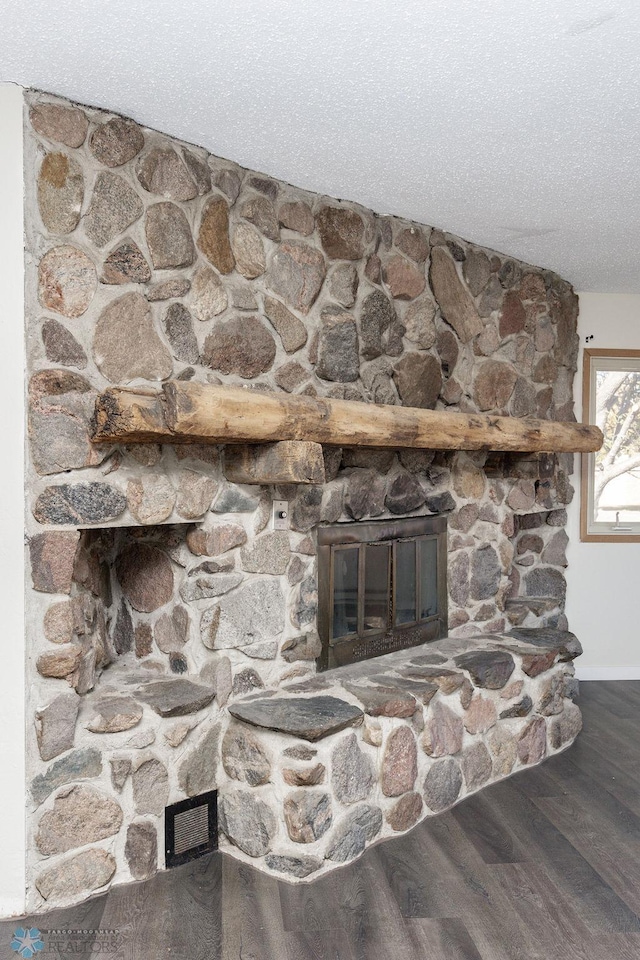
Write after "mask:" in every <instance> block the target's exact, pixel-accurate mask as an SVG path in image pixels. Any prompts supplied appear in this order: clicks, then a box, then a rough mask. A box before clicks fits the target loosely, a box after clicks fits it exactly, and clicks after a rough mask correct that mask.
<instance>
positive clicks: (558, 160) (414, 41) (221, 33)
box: [0, 0, 640, 293]
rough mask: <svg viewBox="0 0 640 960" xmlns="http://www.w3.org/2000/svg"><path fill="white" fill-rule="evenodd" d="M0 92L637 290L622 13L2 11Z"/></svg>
mask: <svg viewBox="0 0 640 960" xmlns="http://www.w3.org/2000/svg"><path fill="white" fill-rule="evenodd" d="M0 25H1V30H0V80H8V81H13V82H17V83H20V84H23V85H25V86H34V87H38V88H41V89H44V90H48V91H51V92H53V93H58V94H62V95H64V96H67V97H70V98H71V99H74V100H78V101H80V102H84V103H88V104H91V105H95V106H100V107H105V108H107V109H110V110H114V111H117V112H120V113H124V114H127V115H129V116H132V117H134V118H135V119H136V120H138V121H140V122H141V123H143V124H146V125H148V126H151V127H156V128H158V129H159V130H163V131H165V132H167V133H170V134H173V135H175V136H178V137H182V138H184V139H186V140H189V141H191V142H193V143H197V144H200V145H202V146H205V147H207V148H208V149H209V150H210V151H211V152H212V153H215V154H217V155H219V156H222V157H226V158H229V159H232V160H235V161H237V162H238V163H240V164H242V165H243V166H247V167H250V168H252V169H255V170H261V171H264V172H266V173H270V174H272V175H273V176H275V177H278V178H280V179H283V180H288V181H289V182H291V183H294V184H297V185H299V186H303V187H306V188H308V189H311V190H316V191H319V192H324V193H327V194H329V195H331V196H334V197H345V198H349V199H351V200H355V201H358V202H360V203H362V204H364V205H365V206H367V207H372V208H373V209H374V210H377V211H379V212H381V213H395V214H400V215H402V216H406V217H409V218H411V219H414V220H419V221H422V222H424V223H429V224H434V225H436V226H440V227H442V228H444V229H447V230H450V231H451V232H453V233H457V234H459V235H460V236H462V237H465V238H467V239H470V240H474V241H476V242H478V243H482V244H485V245H487V246H489V247H494V248H496V249H498V250H500V251H504V252H507V253H510V254H512V255H514V256H517V257H520V258H522V259H523V260H527V261H530V262H532V263H535V264H539V265H541V266H546V267H551V268H553V269H555V270H557V271H558V272H559V273H561V274H562V275H563V276H565V277H566V278H567V279H569V280H570V281H571V282H572V283H573V284H574V285H575V287H576V288H577V289H579V290H597V291H603V292H604V291H614V292H620V293H622V292H636V293H638V292H640V269H639V261H640V175H639V168H640V116H639V111H640V58H639V51H640V3H639V2H638V0H455V2H452V0H182V3H180V2H179V0H91V3H87V2H86V0H56V2H55V3H51V0H3V3H2V17H1V19H0Z"/></svg>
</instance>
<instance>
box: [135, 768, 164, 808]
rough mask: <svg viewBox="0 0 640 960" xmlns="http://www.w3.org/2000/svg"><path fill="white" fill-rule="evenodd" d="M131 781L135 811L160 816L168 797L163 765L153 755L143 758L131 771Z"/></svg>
mask: <svg viewBox="0 0 640 960" xmlns="http://www.w3.org/2000/svg"><path fill="white" fill-rule="evenodd" d="M131 781H132V785H133V803H134V806H135V809H136V813H153V814H155V816H156V817H159V816H161V815H162V814H163V813H164V808H165V806H166V805H167V799H168V797H169V778H168V775H167V771H166V769H165V767H164V765H163V764H162V763H160V761H159V760H156V759H155V757H154V758H152V759H150V760H145V761H143V763H141V764H140V766H139V767H137V768H136V769H135V770H134V771H133V774H132V776H131Z"/></svg>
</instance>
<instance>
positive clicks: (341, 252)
mask: <svg viewBox="0 0 640 960" xmlns="http://www.w3.org/2000/svg"><path fill="white" fill-rule="evenodd" d="M316 222H317V227H318V233H319V234H320V241H321V243H322V247H323V249H324V252H325V253H326V255H327V256H328V257H329V259H330V260H360V259H361V258H362V255H363V252H364V247H363V236H364V223H363V222H362V218H361V217H360V216H359V215H358V214H357V213H356V212H355V210H349V209H348V208H346V207H322V209H321V210H320V212H319V213H318V216H317V221H316Z"/></svg>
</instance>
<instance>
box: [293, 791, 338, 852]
mask: <svg viewBox="0 0 640 960" xmlns="http://www.w3.org/2000/svg"><path fill="white" fill-rule="evenodd" d="M283 810H284V821H285V824H286V826H287V833H288V834H289V836H290V838H291V839H292V840H293V841H294V843H314V842H315V841H316V840H319V839H320V837H323V836H324V835H325V833H326V832H327V830H328V829H329V827H330V826H331V823H332V820H333V817H332V814H331V797H330V796H329V794H328V793H320V792H318V791H315V790H296V791H294V792H293V793H290V794H289V795H288V796H287V797H286V799H285V801H284V805H283Z"/></svg>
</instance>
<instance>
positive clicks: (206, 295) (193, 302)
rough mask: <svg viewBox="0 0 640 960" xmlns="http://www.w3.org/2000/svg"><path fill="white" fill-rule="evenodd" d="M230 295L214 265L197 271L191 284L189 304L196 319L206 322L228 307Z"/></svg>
mask: <svg viewBox="0 0 640 960" xmlns="http://www.w3.org/2000/svg"><path fill="white" fill-rule="evenodd" d="M228 304H229V297H228V295H227V291H226V290H225V288H224V286H223V284H222V281H221V280H220V277H219V276H218V274H217V273H216V272H215V270H214V269H213V268H212V267H201V268H200V269H199V270H197V271H196V274H195V276H194V278H193V283H192V285H191V295H190V297H189V305H190V307H191V310H192V311H193V315H194V317H195V318H196V320H200V321H201V322H202V323H206V322H207V320H213V318H214V317H217V316H218V314H220V313H222V312H223V311H224V310H226V309H227V306H228Z"/></svg>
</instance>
